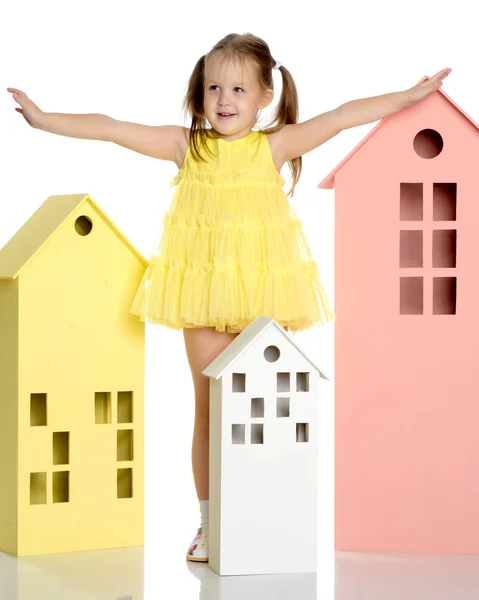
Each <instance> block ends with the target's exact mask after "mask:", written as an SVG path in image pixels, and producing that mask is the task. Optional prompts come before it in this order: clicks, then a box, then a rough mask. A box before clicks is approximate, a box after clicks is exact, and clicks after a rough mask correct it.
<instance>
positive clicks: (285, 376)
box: [276, 373, 291, 392]
mask: <svg viewBox="0 0 479 600" xmlns="http://www.w3.org/2000/svg"><path fill="white" fill-rule="evenodd" d="M290 375H291V374H290V373H277V379H276V390H277V391H278V392H289V391H290V389H291V387H290Z"/></svg>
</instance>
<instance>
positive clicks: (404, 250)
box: [399, 229, 423, 269]
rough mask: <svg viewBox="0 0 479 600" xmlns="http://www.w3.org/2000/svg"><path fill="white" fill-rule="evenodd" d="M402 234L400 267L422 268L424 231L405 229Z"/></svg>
mask: <svg viewBox="0 0 479 600" xmlns="http://www.w3.org/2000/svg"><path fill="white" fill-rule="evenodd" d="M400 234H401V235H400V240H399V266H400V267H401V269H407V268H414V267H416V268H417V267H422V266H423V253H422V249H423V242H422V231H418V230H407V229H403V230H401V231H400Z"/></svg>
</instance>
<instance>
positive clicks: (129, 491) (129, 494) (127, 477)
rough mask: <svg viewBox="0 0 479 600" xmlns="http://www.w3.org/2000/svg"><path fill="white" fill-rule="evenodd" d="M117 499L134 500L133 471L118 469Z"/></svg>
mask: <svg viewBox="0 0 479 600" xmlns="http://www.w3.org/2000/svg"><path fill="white" fill-rule="evenodd" d="M116 481H117V497H118V498H133V469H131V468H130V469H118V472H117V479H116Z"/></svg>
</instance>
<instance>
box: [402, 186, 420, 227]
mask: <svg viewBox="0 0 479 600" xmlns="http://www.w3.org/2000/svg"><path fill="white" fill-rule="evenodd" d="M399 214H400V220H401V221H422V220H423V184H422V183H401V184H400V210H399Z"/></svg>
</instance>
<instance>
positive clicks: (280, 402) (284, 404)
mask: <svg viewBox="0 0 479 600" xmlns="http://www.w3.org/2000/svg"><path fill="white" fill-rule="evenodd" d="M290 400H291V398H276V416H277V417H289V405H290Z"/></svg>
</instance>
